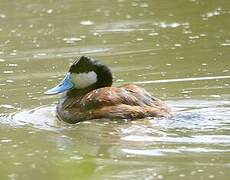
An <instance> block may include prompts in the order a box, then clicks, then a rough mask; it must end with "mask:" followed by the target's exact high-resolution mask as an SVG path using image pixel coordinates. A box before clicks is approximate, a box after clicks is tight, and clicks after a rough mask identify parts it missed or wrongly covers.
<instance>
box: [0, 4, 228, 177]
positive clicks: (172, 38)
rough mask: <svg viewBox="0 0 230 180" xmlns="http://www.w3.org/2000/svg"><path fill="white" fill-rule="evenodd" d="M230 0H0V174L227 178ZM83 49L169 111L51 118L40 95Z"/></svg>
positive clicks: (51, 101) (52, 100)
mask: <svg viewBox="0 0 230 180" xmlns="http://www.w3.org/2000/svg"><path fill="white" fill-rule="evenodd" d="M229 49H230V1H229V0H218V1H215V0H206V1H205V0H175V1H170V0H164V1H162V0H133V1H131V0H97V1H95V0H92V1H80V0H75V1H73V0H72V1H71V0H66V1H62V0H58V1H52V0H51V1H45V0H40V1H29V0H24V1H19V0H15V1H7V0H1V1H0V92H1V93H0V179H3V180H5V179H9V180H15V179H16V180H18V179H19V180H21V179H22V180H31V179H34V180H35V179H39V180H40V179H47V180H48V179H57V180H62V179H65V180H69V179H74V180H76V179H80V180H81V179H92V180H95V179H98V180H99V179H100V180H101V179H103V180H106V179H108V180H113V179H140V180H142V179H144V180H150V179H170V180H180V179H186V180H190V179H191V180H193V179H201V180H202V179H218V180H225V179H226V180H227V179H229V176H230V132H229V129H230V93H229V92H230V72H229V70H230V53H229V52H230V51H229ZM80 55H87V56H91V57H94V58H96V59H99V60H101V61H102V62H103V63H105V64H107V65H108V66H109V67H111V69H112V71H113V74H114V86H117V85H120V84H122V83H128V82H131V83H135V84H138V85H140V86H143V87H145V88H146V89H147V90H148V91H150V92H151V93H152V94H153V95H154V96H156V97H159V98H161V99H163V100H165V101H166V103H167V104H168V105H169V106H170V107H171V108H172V109H173V111H175V116H174V117H173V118H170V119H155V120H147V119H144V120H138V121H133V122H126V121H109V120H107V119H103V120H95V121H85V122H81V123H79V124H76V125H68V124H65V123H62V122H59V121H58V120H57V118H56V117H55V104H56V102H57V100H58V98H59V96H45V95H44V94H43V92H44V91H46V90H47V89H48V88H51V87H53V86H54V85H56V83H57V82H59V81H60V79H62V78H63V76H64V74H65V73H66V70H67V68H68V66H69V64H70V63H71V62H72V61H73V60H74V59H75V58H76V57H78V56H80Z"/></svg>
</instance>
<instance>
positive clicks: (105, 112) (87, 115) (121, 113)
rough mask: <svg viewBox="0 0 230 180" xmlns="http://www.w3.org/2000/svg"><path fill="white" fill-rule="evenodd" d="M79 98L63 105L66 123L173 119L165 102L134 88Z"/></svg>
mask: <svg viewBox="0 0 230 180" xmlns="http://www.w3.org/2000/svg"><path fill="white" fill-rule="evenodd" d="M79 94H80V95H79V96H67V97H68V98H67V97H66V96H65V97H64V98H63V99H61V100H60V101H59V104H58V106H57V107H58V108H57V114H58V117H59V118H60V119H65V121H66V122H69V123H76V122H79V121H82V120H89V119H99V118H109V119H137V118H145V117H169V116H170V110H169V108H168V107H167V106H166V105H165V104H164V102H162V101H161V100H159V99H157V98H154V97H152V96H151V95H150V94H149V93H148V92H147V91H146V90H145V89H143V88H141V87H138V86H136V85H132V84H125V85H122V86H120V87H104V88H99V89H95V90H93V91H90V92H88V93H86V94H84V93H82V94H81V93H79Z"/></svg>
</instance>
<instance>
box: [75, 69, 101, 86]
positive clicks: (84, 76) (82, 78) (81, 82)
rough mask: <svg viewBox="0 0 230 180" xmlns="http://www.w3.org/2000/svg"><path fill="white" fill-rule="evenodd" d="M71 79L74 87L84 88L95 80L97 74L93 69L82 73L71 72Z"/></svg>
mask: <svg viewBox="0 0 230 180" xmlns="http://www.w3.org/2000/svg"><path fill="white" fill-rule="evenodd" d="M71 80H72V82H73V83H74V85H75V88H77V89H82V88H86V87H88V86H90V85H92V84H94V83H96V82H97V74H96V73H95V72H94V71H90V72H84V73H71Z"/></svg>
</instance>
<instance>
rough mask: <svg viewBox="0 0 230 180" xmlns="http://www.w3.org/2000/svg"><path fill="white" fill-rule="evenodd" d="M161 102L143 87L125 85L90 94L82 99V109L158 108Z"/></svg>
mask: <svg viewBox="0 0 230 180" xmlns="http://www.w3.org/2000/svg"><path fill="white" fill-rule="evenodd" d="M159 102H161V101H160V100H158V99H155V98H153V97H152V96H151V95H150V94H149V93H148V92H147V91H145V90H144V89H143V88H141V87H138V86H136V85H123V86H120V87H104V88H100V89H96V90H93V91H91V92H89V93H88V94H86V95H85V96H84V97H83V98H82V99H81V102H80V109H81V110H90V109H97V108H101V107H105V106H118V105H121V104H125V105H130V106H156V105H157V104H158V103H159ZM159 105H160V104H159Z"/></svg>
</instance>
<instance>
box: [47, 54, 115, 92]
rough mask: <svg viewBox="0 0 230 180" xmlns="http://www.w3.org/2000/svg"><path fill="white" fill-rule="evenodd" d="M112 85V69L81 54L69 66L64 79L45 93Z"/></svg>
mask: <svg viewBox="0 0 230 180" xmlns="http://www.w3.org/2000/svg"><path fill="white" fill-rule="evenodd" d="M111 85H112V73H111V71H110V69H109V68H108V67H107V66H105V65H103V64H101V63H100V62H98V61H96V60H94V59H91V58H89V57H85V56H81V57H80V58H79V59H77V60H76V61H75V62H74V63H73V64H72V65H71V66H70V68H69V71H68V72H67V74H66V76H65V77H64V79H63V80H62V81H61V82H60V83H59V84H58V85H57V86H56V87H54V88H52V89H50V90H48V91H46V92H45V94H48V95H52V94H58V93H61V92H64V91H67V90H73V89H74V90H82V89H87V90H93V89H97V88H101V87H107V86H111Z"/></svg>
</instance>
